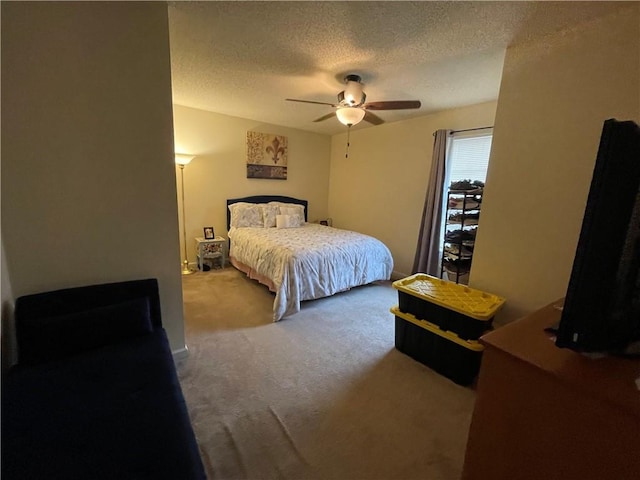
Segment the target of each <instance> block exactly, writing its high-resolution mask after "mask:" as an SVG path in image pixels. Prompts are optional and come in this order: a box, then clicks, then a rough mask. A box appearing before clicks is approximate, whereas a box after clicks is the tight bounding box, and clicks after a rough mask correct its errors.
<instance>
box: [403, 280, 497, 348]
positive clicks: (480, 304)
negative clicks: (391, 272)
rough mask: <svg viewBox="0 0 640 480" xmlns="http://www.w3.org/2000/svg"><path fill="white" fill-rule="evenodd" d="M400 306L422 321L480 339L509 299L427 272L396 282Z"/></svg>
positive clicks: (466, 336)
mask: <svg viewBox="0 0 640 480" xmlns="http://www.w3.org/2000/svg"><path fill="white" fill-rule="evenodd" d="M393 287H394V288H395V289H396V290H398V302H399V309H400V311H401V312H403V313H409V314H411V315H413V316H415V317H416V318H417V319H419V320H427V321H429V322H431V323H433V324H435V325H437V326H438V327H440V328H441V329H443V330H450V331H452V332H454V333H456V334H457V335H458V336H459V337H460V338H463V339H465V340H469V339H478V338H479V337H480V336H481V335H482V334H483V333H484V332H486V331H487V330H489V329H490V328H491V324H492V323H493V318H494V316H495V314H496V313H497V312H498V311H499V310H500V308H502V306H503V305H504V302H505V299H504V298H502V297H499V296H498V295H494V294H491V293H487V292H482V291H480V290H476V289H473V288H470V287H468V286H466V285H460V284H457V283H454V282H450V281H448V280H443V279H441V278H437V277H433V276H431V275H427V274H425V273H416V274H415V275H412V276H410V277H407V278H403V279H401V280H397V281H395V282H393Z"/></svg>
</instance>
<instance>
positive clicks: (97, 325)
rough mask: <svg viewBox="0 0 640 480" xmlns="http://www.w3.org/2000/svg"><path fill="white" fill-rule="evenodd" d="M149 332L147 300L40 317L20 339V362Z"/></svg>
mask: <svg viewBox="0 0 640 480" xmlns="http://www.w3.org/2000/svg"><path fill="white" fill-rule="evenodd" d="M151 332H153V326H152V324H151V314H150V310H149V300H148V299H147V298H146V297H141V298H136V299H133V300H129V301H127V302H122V303H117V304H113V305H107V306H104V307H98V308H93V309H90V310H83V311H81V312H75V313H69V314H66V315H58V316H53V317H47V318H40V319H36V320H32V321H31V326H30V328H29V332H25V335H24V336H23V338H22V339H21V342H20V345H19V349H20V358H21V363H27V364H33V363H39V362H43V361H49V360H54V359H59V358H64V357H67V356H69V355H73V354H75V353H79V352H83V351H86V350H93V349H95V348H99V347H103V346H106V345H109V344H113V343H118V342H120V341H122V340H125V339H127V338H130V337H137V336H140V335H146V334H149V333H151Z"/></svg>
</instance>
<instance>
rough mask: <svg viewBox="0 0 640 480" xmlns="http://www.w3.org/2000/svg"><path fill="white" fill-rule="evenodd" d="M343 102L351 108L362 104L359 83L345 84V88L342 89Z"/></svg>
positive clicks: (362, 99)
mask: <svg viewBox="0 0 640 480" xmlns="http://www.w3.org/2000/svg"><path fill="white" fill-rule="evenodd" d="M344 101H345V102H347V103H348V104H349V105H351V106H354V105H361V104H362V103H364V92H363V91H362V84H361V83H360V82H354V81H348V82H347V87H346V88H345V89H344Z"/></svg>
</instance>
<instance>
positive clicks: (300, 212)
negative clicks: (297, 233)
mask: <svg viewBox="0 0 640 480" xmlns="http://www.w3.org/2000/svg"><path fill="white" fill-rule="evenodd" d="M280 215H292V216H297V217H298V218H299V222H300V225H302V224H303V223H304V207H303V206H302V205H295V204H287V205H286V206H285V205H281V206H280Z"/></svg>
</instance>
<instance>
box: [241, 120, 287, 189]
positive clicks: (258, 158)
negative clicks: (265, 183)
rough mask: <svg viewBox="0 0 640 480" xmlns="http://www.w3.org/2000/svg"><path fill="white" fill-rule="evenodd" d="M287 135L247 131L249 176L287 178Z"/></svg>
mask: <svg viewBox="0 0 640 480" xmlns="http://www.w3.org/2000/svg"><path fill="white" fill-rule="evenodd" d="M287 155H288V142H287V137H285V136H283V135H274V134H271V133H260V132H247V178H271V179H276V180H286V179H287V160H288V159H287Z"/></svg>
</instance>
